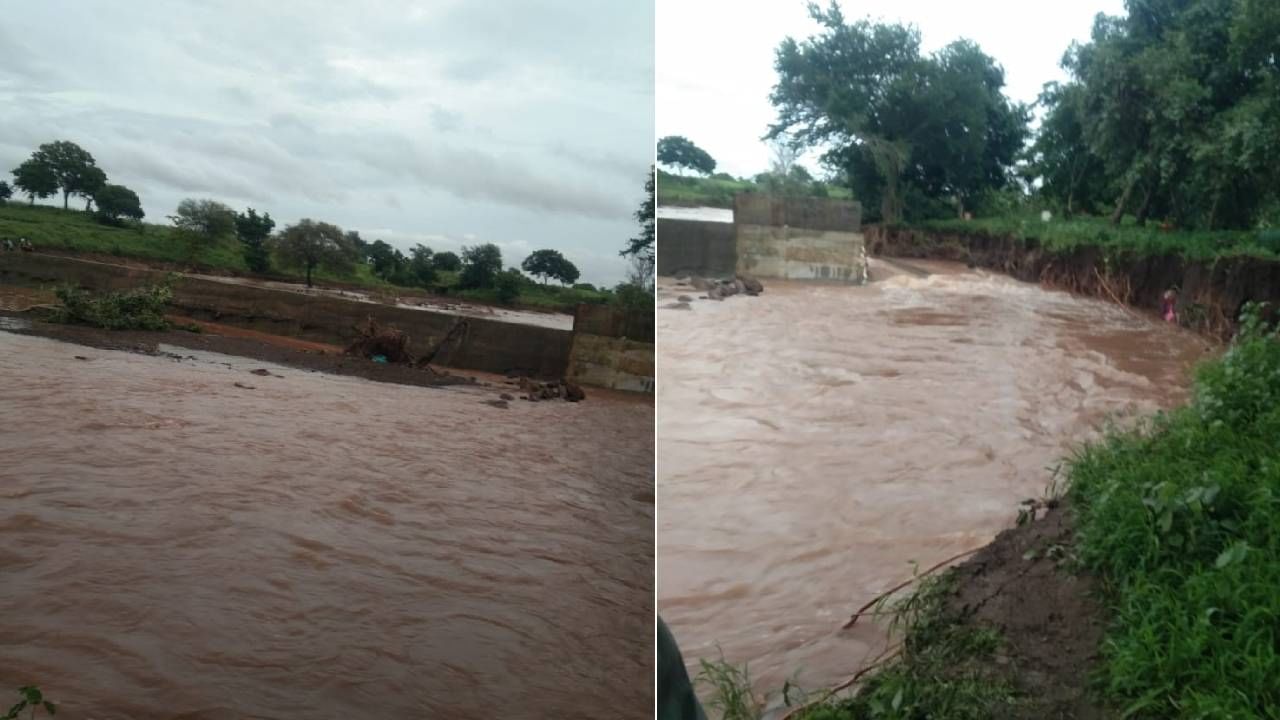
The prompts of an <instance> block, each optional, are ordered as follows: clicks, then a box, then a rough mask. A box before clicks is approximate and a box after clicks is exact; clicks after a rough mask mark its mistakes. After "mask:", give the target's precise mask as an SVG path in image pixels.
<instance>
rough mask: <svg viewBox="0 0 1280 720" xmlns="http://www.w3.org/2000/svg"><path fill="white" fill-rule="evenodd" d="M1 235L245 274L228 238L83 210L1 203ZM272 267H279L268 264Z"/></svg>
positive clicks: (540, 305) (553, 300) (330, 278)
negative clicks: (119, 222) (185, 234)
mask: <svg viewBox="0 0 1280 720" xmlns="http://www.w3.org/2000/svg"><path fill="white" fill-rule="evenodd" d="M4 237H12V238H14V239H15V240H16V239H17V238H19V237H25V238H27V239H28V240H30V241H31V244H32V245H34V246H35V247H36V249H38V250H46V251H54V252H57V251H62V252H71V253H83V254H93V255H103V256H111V257H118V258H121V259H125V258H129V259H134V260H141V261H145V262H150V263H157V264H163V265H165V266H176V267H182V268H188V269H191V270H195V271H202V272H215V273H231V274H236V275H249V274H250V273H249V271H248V268H247V267H246V266H245V263H244V257H243V254H242V252H241V245H240V242H239V241H238V240H236V239H235V238H233V237H228V238H224V239H222V240H219V241H217V242H214V243H211V244H200V245H194V246H193V245H191V244H190V243H188V242H186V241H185V240H184V239H183V238H182V237H181V236H180V235H179V234H178V233H177V232H176V231H175V230H174V228H172V227H170V226H167V225H155V224H149V223H144V224H142V225H139V226H138V227H129V228H118V227H110V226H107V225H102V224H101V223H98V222H95V221H94V220H93V218H92V217H91V216H89V215H88V214H87V213H85V212H82V211H79V210H63V209H62V208H55V207H50V206H47V205H34V206H28V205H24V204H19V203H12V202H11V203H7V204H5V205H0V238H4ZM273 267H279V265H278V264H276V263H273ZM273 277H277V278H279V277H283V278H285V279H291V280H296V281H298V282H301V281H302V278H303V275H302V273H301V272H297V271H293V270H280V271H277V272H275V273H273ZM314 277H315V279H316V280H317V281H320V282H327V283H336V284H344V285H356V286H360V287H365V288H369V289H374V290H381V291H384V292H394V291H396V290H406V291H410V292H414V291H416V292H423V291H424V289H423V288H397V286H395V285H392V284H391V283H389V282H387V281H385V280H383V279H382V278H379V277H377V276H376V275H374V274H373V272H372V270H371V269H370V267H369V266H368V265H365V264H363V263H360V264H357V265H356V267H355V269H354V271H353V272H352V273H351V274H349V275H339V274H335V273H332V272H329V271H326V270H323V269H320V270H317V271H316V272H315V273H314ZM432 290H433V291H435V292H438V293H441V294H448V295H450V296H452V297H458V298H460V299H464V300H470V301H472V302H477V303H484V304H493V305H496V304H499V303H498V298H497V292H496V291H495V290H493V289H492V288H489V289H482V290H460V289H458V288H457V274H456V273H451V272H442V273H440V274H439V277H438V278H437V281H436V285H435V287H434V288H432ZM613 297H614V294H613V293H612V292H610V291H608V290H590V289H585V288H572V287H559V286H555V285H546V286H544V285H541V284H539V283H536V282H534V281H532V280H529V281H527V282H525V283H524V284H522V286H521V288H520V297H519V299H518V300H517V301H516V306H517V307H525V308H530V309H535V310H555V311H563V312H572V311H573V309H574V308H575V307H576V306H577V305H578V304H579V303H607V302H609V301H610V300H612V299H613Z"/></svg>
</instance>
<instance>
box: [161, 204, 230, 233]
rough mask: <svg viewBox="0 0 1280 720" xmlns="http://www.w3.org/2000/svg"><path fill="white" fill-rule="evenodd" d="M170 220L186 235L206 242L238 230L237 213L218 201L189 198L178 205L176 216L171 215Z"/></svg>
mask: <svg viewBox="0 0 1280 720" xmlns="http://www.w3.org/2000/svg"><path fill="white" fill-rule="evenodd" d="M169 220H170V221H172V222H173V224H174V226H175V227H177V228H178V229H179V230H181V231H183V232H184V233H186V234H188V235H190V236H192V237H193V238H195V239H199V240H204V241H206V242H212V241H214V240H217V239H218V238H221V237H225V236H227V235H230V234H231V233H233V232H235V230H236V211H235V210H232V209H231V208H229V207H227V206H226V205H223V204H222V203H220V202H218V201H217V200H194V199H192V198H187V199H186V200H183V201H182V202H180V203H178V209H177V211H176V214H175V215H170V216H169Z"/></svg>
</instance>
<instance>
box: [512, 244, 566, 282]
mask: <svg viewBox="0 0 1280 720" xmlns="http://www.w3.org/2000/svg"><path fill="white" fill-rule="evenodd" d="M520 269H522V270H524V271H525V272H527V273H529V274H530V275H533V276H534V277H540V278H542V284H543V285H545V284H546V283H547V279H548V278H555V279H556V280H559V281H560V282H561V283H563V284H566V285H568V284H569V283H571V282H573V281H574V280H577V279H578V275H579V273H578V268H577V266H575V265H574V264H573V263H571V262H569V260H568V259H566V258H565V256H564V255H562V254H561V253H560V251H559V250H534V251H533V252H532V253H530V254H529V257H527V258H525V259H524V262H522V263H521V264H520Z"/></svg>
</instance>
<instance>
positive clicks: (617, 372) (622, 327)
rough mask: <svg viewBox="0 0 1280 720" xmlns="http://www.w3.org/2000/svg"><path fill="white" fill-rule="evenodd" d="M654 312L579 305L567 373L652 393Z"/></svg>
mask: <svg viewBox="0 0 1280 720" xmlns="http://www.w3.org/2000/svg"><path fill="white" fill-rule="evenodd" d="M653 340H654V333H653V312H651V311H649V312H643V311H631V312H626V311H622V310H619V309H617V308H615V307H612V306H608V305H579V306H578V309H577V312H575V313H574V316H573V347H572V348H570V350H569V371H568V373H567V376H568V378H569V379H570V380H573V381H574V382H578V383H582V384H584V385H595V386H597V387H606V388H613V389H615V390H629V391H631V392H643V393H653V391H654V384H655V383H654V378H655V376H656V374H657V373H656V369H655V367H656V366H655V362H654V345H653Z"/></svg>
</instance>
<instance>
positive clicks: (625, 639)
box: [0, 332, 654, 720]
mask: <svg viewBox="0 0 1280 720" xmlns="http://www.w3.org/2000/svg"><path fill="white" fill-rule="evenodd" d="M175 352H176V353H183V354H185V353H187V352H188V351H183V350H175ZM76 355H79V356H82V357H83V358H86V359H76V358H75V356H76ZM262 367H264V366H263V365H262V364H261V363H259V362H254V361H249V360H243V359H237V358H230V357H226V356H220V355H199V354H197V355H196V357H195V358H194V359H193V358H190V357H188V358H186V359H183V360H181V361H177V360H174V359H171V358H165V357H156V356H146V355H138V354H130V353H124V352H113V351H105V350H96V349H92V348H87V347H82V346H75V345H66V344H62V343H58V342H55V341H52V340H47V339H43V338H36V337H27V336H20V335H14V334H11V333H6V332H0V377H3V378H4V381H3V382H0V456H2V457H3V461H0V691H2V692H4V693H9V692H10V691H11V690H12V689H13V688H16V687H18V686H19V685H23V684H27V683H35V684H38V685H40V686H41V687H42V688H43V689H44V690H45V691H46V693H47V694H48V695H49V696H50V697H52V699H54V700H55V701H58V702H60V703H61V704H62V708H60V711H59V713H58V717H64V716H65V717H68V718H97V719H98V720H106V719H109V718H176V717H182V718H249V717H254V718H344V719H346V718H366V717H368V718H374V717H376V718H425V717H448V718H492V717H503V718H543V717H560V718H600V717H625V718H645V717H651V715H652V689H651V688H652V677H653V676H652V672H653V668H652V617H653V616H652V612H653V607H652V588H653V510H654V507H653V495H652V487H653V477H652V465H651V459H652V455H653V448H652V444H651V443H652V435H651V428H652V423H653V407H652V405H651V404H649V403H643V402H642V403H637V402H632V401H627V400H624V399H621V398H619V397H616V396H610V395H608V394H606V393H601V392H596V393H594V394H592V395H591V397H589V398H588V400H587V401H586V402H584V403H580V404H569V403H563V402H560V403H552V402H543V403H536V404H535V403H518V402H515V403H512V405H511V407H510V408H509V409H500V408H495V407H491V406H488V405H486V404H484V401H486V400H493V399H495V398H496V395H497V392H498V391H497V390H496V389H494V388H488V389H485V388H479V387H467V388H449V389H427V388H417V387H405V386H399V385H392V384H386V383H374V382H368V381H365V380H360V379H355V378H348V377H336V376H326V375H320V374H314V373H308V372H305V371H301V370H295V369H290V368H285V367H275V366H266V367H267V369H268V370H269V371H270V372H271V373H272V374H271V375H267V376H262V375H255V374H252V373H251V372H250V371H251V370H252V369H256V368H262ZM237 383H239V384H240V385H241V386H243V387H238V386H237ZM5 697H6V696H4V695H0V702H5ZM8 701H9V702H12V698H9V699H8ZM4 706H5V707H8V703H7V702H6V704H5V705H4Z"/></svg>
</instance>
